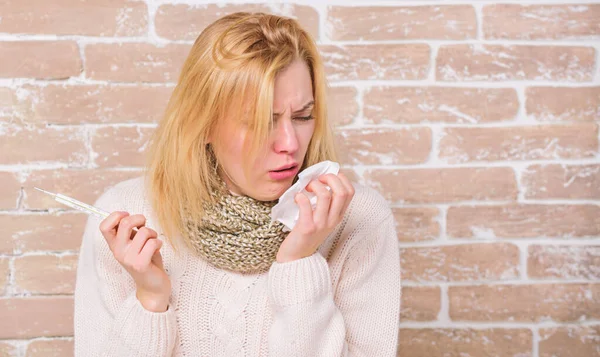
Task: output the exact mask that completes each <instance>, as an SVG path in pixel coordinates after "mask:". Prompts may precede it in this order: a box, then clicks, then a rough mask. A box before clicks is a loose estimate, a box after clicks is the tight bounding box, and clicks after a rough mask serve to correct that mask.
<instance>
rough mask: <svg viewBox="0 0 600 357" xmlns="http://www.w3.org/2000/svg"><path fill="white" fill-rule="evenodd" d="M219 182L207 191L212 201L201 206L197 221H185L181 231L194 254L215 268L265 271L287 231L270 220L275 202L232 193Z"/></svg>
mask: <svg viewBox="0 0 600 357" xmlns="http://www.w3.org/2000/svg"><path fill="white" fill-rule="evenodd" d="M217 176H218V175H217ZM219 181H220V186H219V187H217V188H216V189H214V190H213V191H212V192H211V195H212V196H213V197H214V198H216V204H214V205H213V204H208V203H207V204H205V205H204V207H205V210H206V211H205V215H204V217H203V218H202V221H201V222H191V221H189V220H186V224H185V227H186V229H185V231H184V234H185V235H186V236H187V238H188V239H189V240H190V241H191V242H192V246H193V247H194V249H195V251H196V253H198V254H199V255H200V256H202V257H203V258H204V259H205V260H207V261H208V262H209V263H210V264H212V265H213V266H215V267H217V268H221V269H227V270H231V271H235V272H240V273H263V272H266V271H268V270H269V267H270V266H271V264H272V263H273V262H274V261H275V257H276V256H277V251H278V250H279V246H280V245H281V243H282V242H283V240H284V239H285V237H286V236H287V235H288V234H289V232H284V231H283V227H284V225H283V224H282V223H280V222H277V221H275V222H271V208H272V207H273V206H274V205H275V204H276V203H277V201H268V202H266V201H259V200H256V199H254V198H252V197H248V196H235V195H232V194H231V192H230V191H229V190H228V189H227V186H226V185H225V182H223V180H222V179H221V180H219Z"/></svg>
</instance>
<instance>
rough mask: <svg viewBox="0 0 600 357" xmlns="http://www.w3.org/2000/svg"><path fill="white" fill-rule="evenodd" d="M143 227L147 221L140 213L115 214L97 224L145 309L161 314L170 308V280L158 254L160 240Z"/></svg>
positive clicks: (155, 234) (154, 233)
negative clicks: (128, 276) (135, 229)
mask: <svg viewBox="0 0 600 357" xmlns="http://www.w3.org/2000/svg"><path fill="white" fill-rule="evenodd" d="M145 224H146V218H145V217H144V216H142V215H141V214H135V215H133V216H130V215H129V213H127V212H119V211H116V212H112V213H111V214H110V215H109V216H108V217H106V218H105V219H104V220H103V221H102V222H101V223H100V231H101V232H102V235H103V236H104V239H106V242H107V243H108V246H109V247H110V250H111V252H112V253H113V255H114V257H115V259H117V261H118V262H119V264H121V265H122V266H123V268H125V270H127V272H128V273H129V274H130V275H131V277H132V278H133V280H134V281H135V284H136V286H137V291H136V296H137V298H138V300H139V301H140V303H141V304H142V305H143V306H144V308H145V309H146V310H150V311H154V312H163V311H166V310H167V307H168V306H169V298H170V296H171V280H170V279H169V276H168V275H167V273H166V272H165V269H164V266H163V261H162V256H161V254H160V248H161V247H162V241H160V240H158V239H157V237H158V234H157V233H156V231H154V230H152V229H150V228H147V227H145V226H144V225H145ZM134 227H137V228H138V231H137V232H135V231H134V230H133V228H134Z"/></svg>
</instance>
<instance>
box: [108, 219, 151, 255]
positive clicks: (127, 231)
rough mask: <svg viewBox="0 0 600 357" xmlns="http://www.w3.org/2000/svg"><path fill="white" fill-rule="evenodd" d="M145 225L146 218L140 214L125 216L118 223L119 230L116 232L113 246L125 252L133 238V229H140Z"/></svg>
mask: <svg viewBox="0 0 600 357" xmlns="http://www.w3.org/2000/svg"><path fill="white" fill-rule="evenodd" d="M145 224H146V217H144V216H142V215H141V214H134V215H133V216H127V217H125V218H123V219H122V220H121V222H119V228H118V231H117V238H116V240H115V246H116V248H117V249H119V250H125V248H127V246H128V245H129V243H130V241H131V237H133V236H134V232H133V228H134V227H142V226H144V225H145Z"/></svg>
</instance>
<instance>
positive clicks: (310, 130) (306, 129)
mask: <svg viewBox="0 0 600 357" xmlns="http://www.w3.org/2000/svg"><path fill="white" fill-rule="evenodd" d="M314 132H315V123H314V120H313V121H312V122H311V123H310V125H305V126H302V127H300V128H298V141H300V143H301V144H302V146H304V147H305V148H306V147H308V144H309V143H310V139H312V137H313V134H314Z"/></svg>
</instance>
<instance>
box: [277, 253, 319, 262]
mask: <svg viewBox="0 0 600 357" xmlns="http://www.w3.org/2000/svg"><path fill="white" fill-rule="evenodd" d="M313 254H314V252H313V253H310V254H305V255H285V254H281V255H279V254H277V257H276V258H275V259H276V260H277V263H289V262H293V261H295V260H300V259H304V258H306V257H310V256H311V255H313Z"/></svg>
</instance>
